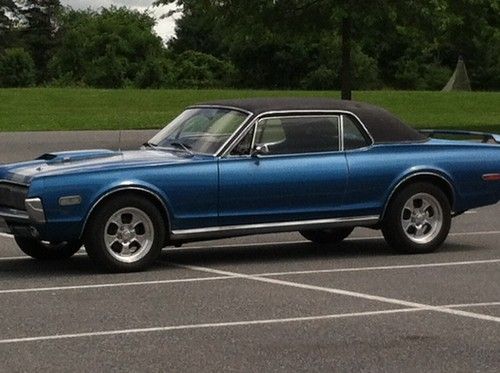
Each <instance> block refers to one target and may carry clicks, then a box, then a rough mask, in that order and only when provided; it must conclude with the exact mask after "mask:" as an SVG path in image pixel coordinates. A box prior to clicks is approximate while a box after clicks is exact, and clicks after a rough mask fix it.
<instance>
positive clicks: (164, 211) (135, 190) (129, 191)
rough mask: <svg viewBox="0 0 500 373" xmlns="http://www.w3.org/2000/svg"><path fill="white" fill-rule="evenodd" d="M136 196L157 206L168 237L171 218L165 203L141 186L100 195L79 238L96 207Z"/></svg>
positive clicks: (85, 220)
mask: <svg viewBox="0 0 500 373" xmlns="http://www.w3.org/2000/svg"><path fill="white" fill-rule="evenodd" d="M127 194H128V195H130V194H133V195H138V196H141V197H143V198H146V199H147V200H149V201H150V202H152V203H153V204H155V205H158V203H159V204H160V205H159V208H158V210H159V211H160V213H161V215H162V217H163V219H164V221H165V224H166V230H167V235H168V236H170V232H171V222H172V221H171V218H170V216H171V215H170V212H169V208H168V206H167V203H166V202H165V201H164V199H163V198H162V197H161V196H160V195H159V194H158V193H156V192H154V191H152V190H150V189H148V188H146V187H143V186H130V185H127V186H121V187H116V188H114V189H111V190H108V191H107V192H106V193H104V194H102V195H101V196H100V197H99V198H98V199H97V200H96V201H95V202H94V203H93V204H92V206H91V207H90V209H89V211H88V212H87V214H86V216H85V219H84V222H83V225H82V229H81V231H80V238H82V237H83V235H84V234H85V230H86V228H87V225H88V222H89V221H90V219H91V217H92V215H93V214H94V213H95V212H96V211H97V209H98V207H99V206H101V205H102V204H103V203H104V202H106V201H108V200H109V199H111V198H114V197H117V196H119V195H127Z"/></svg>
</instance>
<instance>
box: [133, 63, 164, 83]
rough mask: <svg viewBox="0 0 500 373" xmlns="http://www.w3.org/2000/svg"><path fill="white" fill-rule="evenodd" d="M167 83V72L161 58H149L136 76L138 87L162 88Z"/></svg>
mask: <svg viewBox="0 0 500 373" xmlns="http://www.w3.org/2000/svg"><path fill="white" fill-rule="evenodd" d="M164 83H165V73H164V68H163V66H162V63H161V61H160V60H159V59H149V60H147V61H146V62H145V63H144V64H143V66H142V68H141V69H140V70H139V72H138V73H137V75H136V77H135V82H134V85H135V86H136V87H137V88H160V87H162V86H163V85H164Z"/></svg>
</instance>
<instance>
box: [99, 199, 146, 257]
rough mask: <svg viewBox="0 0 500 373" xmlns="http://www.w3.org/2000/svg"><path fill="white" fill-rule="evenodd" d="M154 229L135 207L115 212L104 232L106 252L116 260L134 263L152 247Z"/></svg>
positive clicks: (144, 215)
mask: <svg viewBox="0 0 500 373" xmlns="http://www.w3.org/2000/svg"><path fill="white" fill-rule="evenodd" d="M154 238H155V229H154V225H153V222H152V221H151V219H150V218H149V216H148V215H147V214H146V213H145V212H143V211H142V210H140V209H138V208H135V207H126V208H123V209H121V210H118V211H117V212H115V213H114V214H113V215H112V216H111V217H110V218H109V219H108V221H107V223H106V225H105V231H104V242H105V245H106V250H107V251H108V252H109V254H111V256H113V258H115V259H116V260H118V261H120V262H123V263H134V262H137V261H139V260H141V259H142V258H144V256H146V255H147V254H148V252H149V251H150V250H151V248H152V246H153V242H154Z"/></svg>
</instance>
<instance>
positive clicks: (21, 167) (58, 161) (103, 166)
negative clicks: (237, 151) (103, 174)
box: [0, 149, 208, 184]
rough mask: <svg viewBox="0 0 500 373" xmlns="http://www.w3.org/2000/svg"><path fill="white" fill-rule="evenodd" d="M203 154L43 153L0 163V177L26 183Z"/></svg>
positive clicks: (147, 151)
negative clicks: (5, 163)
mask: <svg viewBox="0 0 500 373" xmlns="http://www.w3.org/2000/svg"><path fill="white" fill-rule="evenodd" d="M200 158H205V159H206V158H208V157H207V156H197V155H195V156H188V155H186V154H184V153H182V152H175V151H172V152H167V151H163V150H161V151H160V150H152V149H145V150H133V151H111V150H82V151H69V152H59V153H47V154H44V155H42V156H40V157H38V158H37V159H35V160H33V161H28V162H21V163H13V164H9V165H3V166H0V180H7V181H12V182H16V183H21V184H29V183H30V181H31V180H32V179H33V178H35V177H40V176H54V175H62V174H69V173H75V172H85V171H105V170H107V169H117V168H127V167H135V166H147V165H157V164H178V163H186V162H193V161H195V160H200Z"/></svg>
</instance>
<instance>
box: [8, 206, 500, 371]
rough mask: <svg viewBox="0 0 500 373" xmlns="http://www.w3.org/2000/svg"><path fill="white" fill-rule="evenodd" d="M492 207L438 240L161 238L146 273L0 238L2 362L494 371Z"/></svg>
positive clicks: (498, 279)
mask: <svg viewBox="0 0 500 373" xmlns="http://www.w3.org/2000/svg"><path fill="white" fill-rule="evenodd" d="M499 217H500V205H497V206H494V207H489V208H484V209H481V210H478V211H473V212H472V213H470V214H467V215H463V216H461V217H458V218H457V219H455V221H454V224H453V228H452V234H451V235H450V237H449V239H448V241H447V242H446V244H445V245H444V247H443V248H442V249H441V250H440V251H439V252H437V253H434V254H427V255H397V254H395V253H394V252H392V251H391V250H390V249H389V248H388V246H387V245H386V244H385V242H384V241H383V240H382V239H380V236H379V233H378V232H376V231H370V230H365V229H358V230H357V231H355V232H354V234H353V236H352V237H351V238H350V239H348V240H347V241H346V242H345V243H342V244H341V245H338V246H336V247H327V246H324V247H322V246H316V245H314V244H311V243H308V242H306V241H304V240H303V239H302V238H301V236H299V235H298V234H276V235H262V236H252V237H246V238H238V239H230V240H224V241H215V242H205V243H198V244H193V245H190V246H185V247H182V248H180V249H168V248H167V249H165V251H164V252H163V254H162V258H161V260H160V261H159V262H158V264H157V265H156V266H155V267H154V268H153V269H152V270H150V271H148V272H144V273H134V274H103V273H99V272H97V271H96V270H95V269H94V268H93V267H92V265H91V263H90V261H89V260H88V258H87V257H86V255H85V254H84V253H79V254H77V256H75V257H74V258H72V259H71V260H69V261H65V262H58V263H43V262H37V261H35V260H32V259H29V258H26V257H23V256H22V253H21V252H20V251H19V250H18V249H17V248H16V247H15V244H14V242H13V240H12V239H11V238H9V237H7V236H1V237H0V279H1V280H0V302H1V307H0V320H1V323H0V371H5V372H24V371H26V372H27V371H41V370H44V371H51V372H56V371H72V372H76V371H187V372H193V371H214V372H215V371H259V372H262V371H286V372H289V371H385V372H391V371H394V372H396V371H398V372H399V371H405V372H471V371H481V372H498V371H499V370H500V250H499V243H498V242H499V240H500V219H499Z"/></svg>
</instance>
